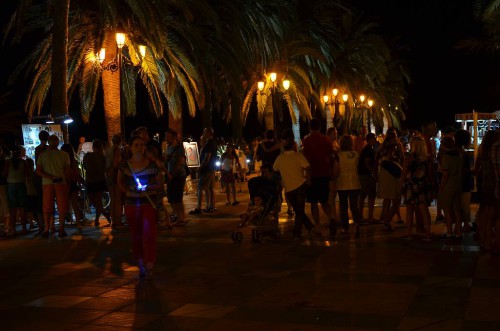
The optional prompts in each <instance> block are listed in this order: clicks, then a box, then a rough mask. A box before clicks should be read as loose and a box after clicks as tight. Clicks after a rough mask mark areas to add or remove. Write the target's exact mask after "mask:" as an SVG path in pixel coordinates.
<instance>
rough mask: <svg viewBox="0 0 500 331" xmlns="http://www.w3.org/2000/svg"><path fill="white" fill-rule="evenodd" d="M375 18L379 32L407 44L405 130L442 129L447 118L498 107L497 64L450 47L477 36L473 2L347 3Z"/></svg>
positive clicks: (381, 0) (366, 0)
mask: <svg viewBox="0 0 500 331" xmlns="http://www.w3.org/2000/svg"><path fill="white" fill-rule="evenodd" d="M352 2H353V3H359V4H361V5H359V6H358V7H359V8H361V7H362V8H364V10H365V13H366V14H368V15H373V16H374V17H376V19H377V20H378V22H379V24H380V29H381V31H382V33H383V34H384V35H386V36H388V37H393V36H399V37H400V40H401V42H402V43H404V44H405V45H408V46H409V48H410V54H409V57H408V59H407V60H408V63H409V66H410V70H411V75H412V84H411V85H410V86H409V89H408V92H409V97H408V99H407V106H408V109H407V117H408V123H407V125H408V126H411V127H417V126H419V125H420V124H421V123H422V122H423V121H426V120H435V121H437V122H438V124H439V125H440V126H441V127H442V126H444V125H446V124H450V123H452V122H453V114H455V113H465V112H471V111H472V109H474V110H476V111H481V112H492V111H495V110H498V109H500V99H499V98H498V95H500V80H499V79H498V77H499V74H500V61H498V57H497V60H496V61H495V59H494V57H493V56H491V55H478V54H471V53H470V52H467V51H464V50H458V49H456V44H457V42H458V41H459V40H461V39H464V38H467V37H471V36H474V35H476V36H477V35H479V33H480V27H479V25H478V24H477V23H476V22H475V21H474V19H473V3H474V1H473V0H459V1H458V0H437V1H432V0H423V1H417V0H406V1H395V0H378V1H369V0H353V1H352Z"/></svg>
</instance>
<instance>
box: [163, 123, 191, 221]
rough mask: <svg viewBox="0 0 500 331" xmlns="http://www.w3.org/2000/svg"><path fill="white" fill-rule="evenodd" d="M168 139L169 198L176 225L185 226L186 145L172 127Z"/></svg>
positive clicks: (166, 162)
mask: <svg viewBox="0 0 500 331" xmlns="http://www.w3.org/2000/svg"><path fill="white" fill-rule="evenodd" d="M165 139H166V141H167V144H168V145H167V146H168V147H167V155H166V159H165V165H166V168H167V174H166V179H167V198H168V202H169V203H170V204H171V205H172V210H173V211H174V214H175V215H176V216H177V221H176V222H175V224H174V226H183V225H185V224H186V215H185V212H184V203H183V201H182V200H183V197H184V185H185V184H186V176H187V173H186V167H185V165H186V155H185V154H184V147H182V144H180V143H179V140H178V137H177V132H175V131H174V130H172V129H168V130H167V134H166V136H165Z"/></svg>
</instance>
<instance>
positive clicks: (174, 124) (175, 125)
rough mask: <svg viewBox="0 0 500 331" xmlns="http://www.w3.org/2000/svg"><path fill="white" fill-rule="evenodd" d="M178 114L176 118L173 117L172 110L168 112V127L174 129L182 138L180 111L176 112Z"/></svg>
mask: <svg viewBox="0 0 500 331" xmlns="http://www.w3.org/2000/svg"><path fill="white" fill-rule="evenodd" d="M177 113H178V114H179V117H178V118H175V117H174V115H172V112H170V111H169V112H168V128H169V129H172V130H174V131H175V132H177V136H178V137H179V138H180V139H182V138H183V135H182V129H183V127H182V111H179V112H177Z"/></svg>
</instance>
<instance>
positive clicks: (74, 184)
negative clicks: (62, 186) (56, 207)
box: [61, 144, 83, 229]
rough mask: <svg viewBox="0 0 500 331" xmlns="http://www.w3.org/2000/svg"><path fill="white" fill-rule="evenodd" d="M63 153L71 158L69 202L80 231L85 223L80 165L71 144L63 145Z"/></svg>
mask: <svg viewBox="0 0 500 331" xmlns="http://www.w3.org/2000/svg"><path fill="white" fill-rule="evenodd" d="M61 151H63V152H66V153H68V156H69V167H70V171H69V173H70V176H69V183H68V184H69V201H70V204H71V207H72V208H73V213H74V214H75V221H76V226H77V227H78V229H81V228H82V225H83V224H82V223H83V212H82V210H81V209H80V206H79V204H78V193H79V191H80V184H81V182H82V178H81V175H80V170H79V169H78V164H77V161H76V155H75V150H74V149H73V146H71V145H70V144H63V145H62V146H61Z"/></svg>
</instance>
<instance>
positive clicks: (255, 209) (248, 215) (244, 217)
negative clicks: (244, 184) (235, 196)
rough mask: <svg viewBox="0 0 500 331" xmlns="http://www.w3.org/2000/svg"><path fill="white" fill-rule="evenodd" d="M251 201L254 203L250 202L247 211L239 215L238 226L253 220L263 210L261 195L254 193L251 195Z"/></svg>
mask: <svg viewBox="0 0 500 331" xmlns="http://www.w3.org/2000/svg"><path fill="white" fill-rule="evenodd" d="M253 202H254V204H253V205H252V204H250V205H249V206H248V209H247V211H246V212H244V213H243V214H241V215H240V218H241V223H240V227H243V226H245V225H247V224H248V223H251V222H255V221H256V220H257V219H258V218H259V217H260V216H261V215H262V213H263V212H264V199H263V198H262V196H260V195H255V196H254V197H253Z"/></svg>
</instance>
